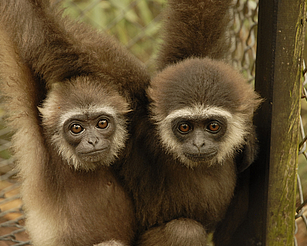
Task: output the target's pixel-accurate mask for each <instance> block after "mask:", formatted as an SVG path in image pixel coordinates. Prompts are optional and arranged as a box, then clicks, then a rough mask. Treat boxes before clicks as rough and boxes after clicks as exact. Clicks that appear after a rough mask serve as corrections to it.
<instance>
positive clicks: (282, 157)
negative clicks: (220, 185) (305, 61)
mask: <svg viewBox="0 0 307 246" xmlns="http://www.w3.org/2000/svg"><path fill="white" fill-rule="evenodd" d="M258 20H259V24H258V43H257V61H256V84H255V88H256V91H257V92H258V93H259V94H260V95H261V96H262V97H263V98H264V99H265V102H264V103H263V104H262V106H261V108H260V109H259V110H258V113H257V115H256V117H255V124H256V126H257V133H258V137H259V142H260V152H259V157H258V160H257V161H256V163H254V164H253V165H252V167H251V170H250V174H251V176H250V200H249V212H248V218H247V221H248V223H247V225H248V229H247V231H248V232H249V238H248V240H247V241H248V242H249V243H250V244H249V245H262V246H264V245H268V246H274V245H276V246H277V245H278V246H279V245H293V244H294V240H293V238H294V221H295V219H294V216H295V193H296V169H297V156H298V134H299V111H300V93H301V76H302V71H301V65H302V59H301V58H302V50H303V41H304V31H303V26H304V22H305V1H304V0H287V1H285V0H260V1H259V18H258ZM260 243H261V244H260Z"/></svg>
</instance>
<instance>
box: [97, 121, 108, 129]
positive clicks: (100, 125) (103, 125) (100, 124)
mask: <svg viewBox="0 0 307 246" xmlns="http://www.w3.org/2000/svg"><path fill="white" fill-rule="evenodd" d="M108 125H109V122H108V121H107V120H106V119H102V120H99V121H98V123H97V127H98V128H100V129H105V128H107V127H108Z"/></svg>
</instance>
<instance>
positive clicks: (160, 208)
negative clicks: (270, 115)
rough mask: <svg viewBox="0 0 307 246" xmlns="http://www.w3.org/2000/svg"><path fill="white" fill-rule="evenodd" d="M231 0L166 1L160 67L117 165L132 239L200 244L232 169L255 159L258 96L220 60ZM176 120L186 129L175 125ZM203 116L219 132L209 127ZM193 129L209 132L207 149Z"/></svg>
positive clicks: (217, 216) (219, 210) (226, 199)
mask: <svg viewBox="0 0 307 246" xmlns="http://www.w3.org/2000/svg"><path fill="white" fill-rule="evenodd" d="M231 3H232V1H231V0H227V1H222V0H217V1H212V0H193V1H188V0H179V1H177V0H169V6H168V8H167V10H166V12H165V23H164V30H163V33H164V36H163V39H164V43H163V44H162V48H161V50H160V53H159V56H158V69H159V70H160V73H158V74H157V76H156V77H154V78H153V79H152V81H151V84H150V87H149V89H148V91H147V92H148V98H149V102H150V104H149V107H148V112H147V114H148V117H147V118H146V119H144V121H143V122H140V123H139V126H138V128H137V129H138V134H136V135H135V137H134V138H133V141H134V145H133V146H134V150H133V152H130V153H132V155H131V157H130V158H128V159H127V163H126V165H124V166H123V169H122V174H123V176H124V179H125V182H126V185H127V187H128V189H129V190H130V193H131V194H132V196H133V199H134V203H135V206H136V217H137V220H138V223H139V232H140V236H139V238H138V242H137V245H144V246H145V245H164V246H171V245H177V246H179V245H180V246H187V245H190V246H192V245H206V240H207V235H206V234H207V232H209V231H212V230H214V229H215V227H216V226H217V224H218V223H219V222H220V221H222V219H223V217H224V215H225V213H226V211H227V208H228V206H229V204H230V202H231V200H232V198H233V195H234V190H235V186H236V182H237V174H238V172H240V171H242V170H244V169H245V168H247V167H248V166H249V165H250V164H251V163H252V162H253V160H254V158H255V155H256V152H257V151H256V150H257V144H256V142H257V140H256V136H255V130H254V126H253V124H252V118H253V114H254V111H255V110H256V108H257V107H258V105H259V103H260V101H261V100H260V99H259V97H258V95H257V94H256V93H255V92H254V91H253V89H252V88H251V87H250V86H249V85H247V84H246V82H245V80H244V79H243V78H242V77H241V76H240V75H239V74H238V73H237V72H235V71H234V70H233V69H232V68H231V67H230V66H229V65H227V64H226V63H225V62H223V61H219V60H218V59H221V58H223V57H226V56H227V48H228V45H226V43H228V42H227V34H226V28H227V23H229V15H228V11H229V7H230V6H231ZM213 59H215V60H213ZM182 122H183V125H184V124H185V127H187V128H186V129H188V130H187V132H183V131H182V130H179V128H178V125H179V126H181V123H182ZM191 122H192V123H193V124H194V123H195V124H194V125H192V124H191V125H189V124H190V123H191ZM208 122H209V123H210V122H213V123H214V124H215V123H218V124H220V125H219V127H221V128H222V130H221V131H217V133H216V134H215V133H213V131H211V130H208V128H207V127H208ZM205 124H206V125H205ZM194 127H195V131H196V130H197V131H196V133H195V134H194V135H191V136H193V137H194V136H195V139H196V138H197V139H198V138H199V136H201V137H202V136H209V137H208V138H205V137H203V141H204V142H203V143H205V142H206V141H208V143H209V144H208V146H209V147H208V149H206V148H207V147H206V145H205V144H203V145H201V146H198V145H197V144H198V143H197V144H196V140H195V142H193V137H189V136H190V135H189V134H190V133H191V132H193V131H192V130H194ZM183 129H184V128H183ZM191 129H192V130H191ZM198 131H199V132H200V131H201V134H202V135H198ZM187 133H189V134H187ZM193 145H194V146H193ZM196 147H197V148H199V149H198V151H199V153H195V152H196ZM193 148H194V149H193ZM192 149H193V150H192ZM203 149H204V150H203ZM187 150H188V151H187ZM191 150H192V151H191ZM194 150H195V152H193V151H194ZM201 151H202V152H201ZM206 153H209V154H208V155H207V154H206ZM185 220H186V223H185V222H184V221H185ZM178 232H180V236H178ZM189 232H193V233H194V235H193V238H191V237H190V234H189ZM163 239H165V240H163ZM162 240H163V243H162Z"/></svg>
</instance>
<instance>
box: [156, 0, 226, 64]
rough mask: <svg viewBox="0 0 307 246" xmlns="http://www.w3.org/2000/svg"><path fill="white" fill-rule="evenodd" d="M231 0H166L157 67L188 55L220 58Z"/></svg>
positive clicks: (222, 52)
mask: <svg viewBox="0 0 307 246" xmlns="http://www.w3.org/2000/svg"><path fill="white" fill-rule="evenodd" d="M231 3H232V0H169V1H168V7H167V9H166V12H165V13H164V14H165V18H164V19H165V21H164V28H163V44H162V47H161V48H160V52H159V55H158V69H159V70H162V69H163V68H164V67H166V66H167V65H169V64H172V63H176V62H178V61H181V60H183V59H185V58H188V57H200V58H201V57H207V56H208V57H210V58H218V59H219V58H222V57H224V53H225V50H227V49H228V45H227V43H228V42H227V37H226V34H225V33H226V29H227V26H228V23H229V13H228V12H229V8H230V5H231Z"/></svg>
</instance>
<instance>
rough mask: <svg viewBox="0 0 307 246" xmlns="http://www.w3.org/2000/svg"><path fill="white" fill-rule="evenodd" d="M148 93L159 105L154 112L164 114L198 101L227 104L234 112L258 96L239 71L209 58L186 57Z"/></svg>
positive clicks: (199, 102) (154, 106) (215, 104)
mask: <svg viewBox="0 0 307 246" xmlns="http://www.w3.org/2000/svg"><path fill="white" fill-rule="evenodd" d="M148 95H149V97H150V98H151V99H152V100H153V104H152V106H153V108H156V112H155V114H160V115H163V116H164V117H166V116H167V115H168V114H169V113H170V112H172V111H174V110H177V109H180V108H184V107H193V105H196V104H202V105H208V106H215V107H225V106H226V107H227V109H228V111H230V112H232V113H234V112H237V111H240V110H242V109H244V110H245V109H246V107H250V106H253V105H250V101H251V100H246V99H247V98H248V97H249V98H255V93H254V92H253V90H252V88H251V87H250V85H248V84H246V81H245V79H244V78H243V77H242V76H241V75H240V74H238V73H237V72H236V71H234V70H232V69H231V67H230V66H229V65H227V64H225V63H224V62H221V61H214V60H211V59H209V58H202V59H198V58H194V59H187V60H185V61H183V62H179V63H177V64H175V65H172V66H169V67H167V68H166V69H164V70H163V71H162V72H161V73H160V74H158V75H157V76H156V77H155V78H154V79H153V81H152V84H151V88H149V89H148ZM246 101H248V102H246ZM245 104H249V105H248V106H247V105H246V106H245Z"/></svg>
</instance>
